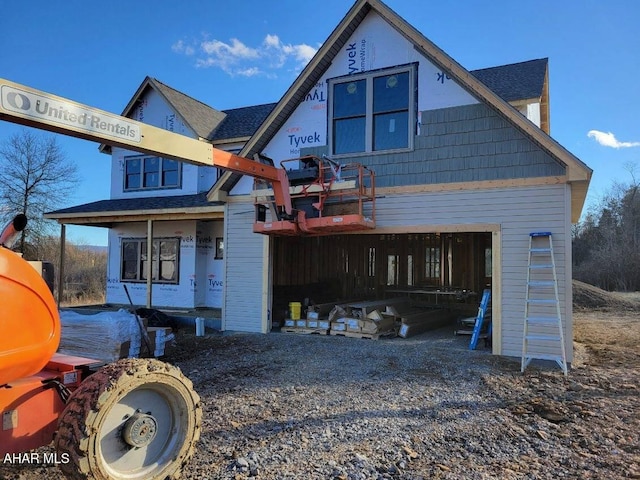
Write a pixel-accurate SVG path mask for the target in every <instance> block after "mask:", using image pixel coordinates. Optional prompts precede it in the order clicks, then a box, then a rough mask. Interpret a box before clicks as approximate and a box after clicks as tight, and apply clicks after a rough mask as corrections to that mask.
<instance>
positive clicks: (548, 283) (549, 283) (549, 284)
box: [529, 280, 556, 287]
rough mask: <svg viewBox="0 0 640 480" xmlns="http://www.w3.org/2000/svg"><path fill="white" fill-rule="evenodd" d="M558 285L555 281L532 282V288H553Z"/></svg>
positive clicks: (530, 283)
mask: <svg viewBox="0 0 640 480" xmlns="http://www.w3.org/2000/svg"><path fill="white" fill-rule="evenodd" d="M555 284H556V282H554V281H553V280H531V281H530V282H529V286H530V287H553V286H554V285H555Z"/></svg>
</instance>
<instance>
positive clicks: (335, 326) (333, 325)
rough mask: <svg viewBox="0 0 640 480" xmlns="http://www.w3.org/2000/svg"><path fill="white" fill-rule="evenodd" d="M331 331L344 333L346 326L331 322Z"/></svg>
mask: <svg viewBox="0 0 640 480" xmlns="http://www.w3.org/2000/svg"><path fill="white" fill-rule="evenodd" d="M331 330H334V331H336V332H344V331H346V330H347V324H346V323H342V322H331Z"/></svg>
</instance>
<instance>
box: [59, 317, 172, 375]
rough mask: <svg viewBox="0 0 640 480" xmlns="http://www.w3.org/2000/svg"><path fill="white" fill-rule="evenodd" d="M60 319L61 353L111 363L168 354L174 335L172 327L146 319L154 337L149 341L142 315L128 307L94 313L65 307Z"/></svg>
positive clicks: (148, 328)
mask: <svg viewBox="0 0 640 480" xmlns="http://www.w3.org/2000/svg"><path fill="white" fill-rule="evenodd" d="M60 323H61V327H62V333H61V337H60V346H59V348H58V351H59V352H60V353H64V354H67V355H74V356H78V357H86V358H92V359H96V360H101V361H103V362H107V363H108V362H113V361H116V360H118V359H120V358H128V357H129V358H131V357H161V356H164V353H165V345H166V343H168V342H170V341H171V340H173V338H174V337H173V334H172V329H171V327H148V326H147V325H146V324H145V323H144V322H143V327H144V328H145V329H146V332H147V336H148V337H149V340H150V342H149V343H150V345H147V344H146V340H145V339H144V337H143V335H142V332H141V328H142V327H141V326H140V323H139V322H138V319H137V318H136V316H135V315H134V314H132V313H131V312H129V311H127V310H124V309H121V310H118V311H117V312H111V311H108V312H100V313H95V314H90V315H87V314H81V313H77V312H74V311H72V310H61V311H60Z"/></svg>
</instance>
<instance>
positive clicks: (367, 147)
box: [327, 63, 418, 158]
mask: <svg viewBox="0 0 640 480" xmlns="http://www.w3.org/2000/svg"><path fill="white" fill-rule="evenodd" d="M401 73H408V77H409V78H408V89H409V92H408V105H407V110H408V118H407V137H408V138H407V146H406V147H398V148H391V149H387V150H374V142H375V137H374V129H375V118H376V116H377V115H380V114H381V112H374V90H373V84H374V79H376V78H380V77H385V76H389V75H393V74H401ZM417 76H418V64H417V63H410V64H405V65H398V66H394V67H390V68H382V69H377V70H370V71H368V72H363V73H355V74H351V75H345V76H341V77H335V78H330V79H328V80H327V92H328V95H327V100H328V101H327V146H328V148H329V152H330V155H331V156H332V157H336V158H340V157H357V156H364V155H380V154H388V153H394V152H406V151H412V150H413V149H414V137H415V135H416V133H417V121H418V120H417V119H418V78H417ZM359 80H365V84H366V102H365V104H366V113H365V127H364V129H365V144H364V150H363V151H356V152H349V153H336V152H335V145H334V140H335V138H336V134H335V132H334V121H335V120H336V119H335V118H334V102H335V95H334V87H335V86H336V85H338V84H343V83H348V82H357V81H359ZM348 118H351V117H344V118H343V117H340V119H342V120H344V119H348Z"/></svg>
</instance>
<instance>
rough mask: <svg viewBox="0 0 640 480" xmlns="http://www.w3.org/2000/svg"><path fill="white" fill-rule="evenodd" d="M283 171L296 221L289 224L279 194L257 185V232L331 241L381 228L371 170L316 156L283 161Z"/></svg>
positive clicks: (359, 165)
mask: <svg viewBox="0 0 640 480" xmlns="http://www.w3.org/2000/svg"><path fill="white" fill-rule="evenodd" d="M262 161H264V157H262ZM280 165H281V167H282V168H283V169H284V170H285V171H286V172H287V178H288V180H289V185H290V187H289V192H290V195H291V203H292V206H293V212H292V216H291V218H285V216H284V215H282V213H281V212H280V211H279V210H278V208H277V207H276V205H275V200H274V197H273V190H272V189H271V188H269V185H268V184H267V183H266V182H265V181H263V180H256V181H255V182H254V190H253V193H252V195H253V197H254V199H255V206H256V219H255V223H254V225H253V231H254V232H256V233H262V234H266V235H291V236H292V235H330V234H334V233H344V232H357V231H362V230H369V229H373V228H375V226H376V224H375V174H374V172H373V171H372V170H370V169H369V168H367V167H365V166H364V165H361V164H358V163H352V164H346V165H340V164H338V163H337V162H334V161H333V160H330V159H328V158H326V157H325V158H319V157H316V156H312V155H309V156H305V157H301V158H293V159H289V160H283V161H282V162H280Z"/></svg>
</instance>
